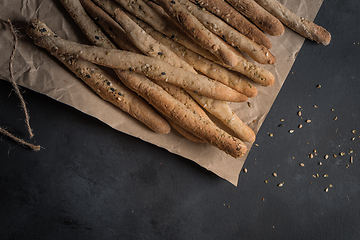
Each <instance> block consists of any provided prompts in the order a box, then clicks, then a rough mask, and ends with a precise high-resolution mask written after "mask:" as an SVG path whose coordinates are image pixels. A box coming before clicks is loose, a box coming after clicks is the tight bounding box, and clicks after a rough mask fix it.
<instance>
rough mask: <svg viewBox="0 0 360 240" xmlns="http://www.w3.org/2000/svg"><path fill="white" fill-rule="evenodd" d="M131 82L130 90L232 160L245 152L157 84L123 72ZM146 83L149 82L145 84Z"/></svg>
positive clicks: (227, 136) (236, 140)
mask: <svg viewBox="0 0 360 240" xmlns="http://www.w3.org/2000/svg"><path fill="white" fill-rule="evenodd" d="M123 72H124V73H126V74H127V75H128V76H127V77H126V79H127V81H129V82H131V87H130V88H131V89H132V90H134V91H136V92H139V93H141V96H142V97H143V98H145V99H146V100H147V101H148V102H149V103H150V104H152V105H158V106H161V108H162V109H161V112H162V113H163V114H166V116H167V117H169V118H170V119H172V120H173V121H174V122H176V123H177V124H179V125H181V126H182V127H183V128H184V129H185V130H187V131H188V132H191V133H192V134H194V135H195V136H197V137H199V138H200V139H203V140H205V141H206V142H208V143H210V144H211V145H213V146H215V147H217V148H218V149H220V150H222V151H224V152H226V153H227V154H229V155H231V156H232V157H234V158H238V157H241V156H243V155H244V154H245V152H246V151H247V147H246V145H245V144H244V143H243V142H242V141H241V140H240V139H238V138H236V137H233V136H231V135H230V134H228V133H227V132H225V131H224V130H222V129H220V128H219V127H217V126H216V125H215V124H214V123H213V122H211V121H208V120H207V119H204V118H202V117H201V116H200V115H199V114H198V113H197V112H196V111H192V110H190V109H188V108H187V107H186V106H185V105H184V104H183V103H181V102H180V101H178V100H176V99H175V98H173V97H172V96H171V95H170V94H169V93H167V92H166V91H165V90H164V89H163V88H161V87H160V86H159V85H157V84H151V81H150V80H149V79H147V78H137V77H136V78H132V77H133V76H135V74H134V73H132V72H130V71H123ZM146 81H149V82H148V83H146Z"/></svg>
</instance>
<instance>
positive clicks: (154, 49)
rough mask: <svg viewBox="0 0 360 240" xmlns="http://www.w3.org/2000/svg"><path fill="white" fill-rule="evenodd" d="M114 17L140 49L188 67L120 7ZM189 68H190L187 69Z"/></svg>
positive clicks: (147, 53) (145, 52) (178, 65)
mask: <svg viewBox="0 0 360 240" xmlns="http://www.w3.org/2000/svg"><path fill="white" fill-rule="evenodd" d="M114 18H115V20H116V22H118V23H119V24H120V25H121V27H122V28H123V29H124V31H125V33H126V34H127V36H128V37H129V38H130V40H131V41H132V43H133V44H134V45H136V47H137V48H138V49H140V51H142V52H143V53H144V54H145V55H147V56H150V57H158V58H159V59H161V60H163V61H166V62H167V63H169V64H171V65H173V66H177V67H180V68H186V67H187V65H188V64H186V66H184V63H183V62H180V61H178V59H177V56H176V57H175V56H174V54H173V52H171V50H170V49H169V48H167V47H165V46H164V45H162V44H160V43H159V42H157V41H156V40H155V39H154V38H152V37H150V36H149V35H148V34H147V33H146V32H145V31H144V30H143V29H142V28H141V27H140V26H139V25H137V24H136V23H135V22H134V21H133V20H131V18H130V17H128V15H126V14H125V13H124V12H123V11H121V10H120V9H115V15H114ZM187 70H188V69H187Z"/></svg>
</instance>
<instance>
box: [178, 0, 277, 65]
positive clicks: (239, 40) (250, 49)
mask: <svg viewBox="0 0 360 240" xmlns="http://www.w3.org/2000/svg"><path fill="white" fill-rule="evenodd" d="M177 1H178V2H179V3H180V4H181V5H182V6H184V8H186V9H187V10H188V11H189V12H190V13H191V14H192V15H193V16H194V17H196V18H197V19H198V20H199V21H200V22H201V23H202V24H203V25H204V26H205V27H206V28H207V29H209V30H210V31H211V32H213V33H214V34H216V35H217V36H219V37H221V38H222V39H223V40H224V41H225V42H227V43H228V44H229V45H231V46H233V47H235V48H237V49H239V50H240V51H242V52H245V53H247V54H248V55H249V56H250V57H251V58H252V59H253V60H255V61H256V62H258V63H261V64H274V63H275V62H276V59H275V57H274V56H273V55H272V54H271V52H270V51H269V50H268V49H267V48H266V47H264V46H262V45H259V44H257V43H256V42H254V41H252V40H251V39H249V38H247V37H245V36H244V35H242V34H241V33H239V32H238V31H236V29H234V28H232V27H230V26H229V25H228V24H226V23H225V22H224V21H222V20H221V19H219V18H218V17H217V16H215V15H213V14H211V13H209V12H208V11H207V10H205V9H203V10H202V9H200V8H199V7H198V6H196V5H195V4H193V3H192V2H190V1H188V0H177Z"/></svg>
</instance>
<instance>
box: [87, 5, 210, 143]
mask: <svg viewBox="0 0 360 240" xmlns="http://www.w3.org/2000/svg"><path fill="white" fill-rule="evenodd" d="M80 1H81V3H82V5H83V7H84V8H85V10H86V11H87V12H88V13H89V15H90V16H92V18H93V19H96V21H97V23H98V24H99V25H100V26H101V27H102V28H103V29H105V31H106V29H108V31H106V32H108V34H109V35H110V37H111V38H112V39H113V41H114V42H115V43H117V44H118V45H119V46H120V47H121V49H125V50H128V51H132V52H136V53H141V51H140V50H139V49H138V48H136V46H135V45H133V44H132V41H130V39H128V36H127V35H126V33H125V32H124V29H123V28H121V26H120V25H119V24H118V23H117V22H115V21H114V20H113V19H112V18H111V17H110V16H109V15H108V14H107V13H106V12H104V11H103V10H102V9H101V8H100V7H98V6H97V5H96V4H94V3H93V2H92V1H90V0H80ZM89 34H91V33H89ZM124 39H126V40H127V41H123V40H124ZM109 47H110V46H109ZM115 72H116V74H117V75H118V76H119V78H121V79H124V78H126V74H124V73H123V71H121V70H118V69H115ZM137 77H140V78H142V77H144V76H142V75H140V76H137ZM153 81H155V83H157V84H158V85H160V86H162V87H163V88H164V89H165V88H166V89H170V90H167V91H168V92H170V94H171V95H172V96H173V97H175V98H176V99H178V100H180V101H181V102H182V103H184V104H185V106H187V107H188V108H189V109H192V110H193V111H197V112H199V113H200V114H201V113H202V116H203V117H205V116H206V117H207V115H206V113H205V112H204V111H203V110H202V109H201V108H200V106H199V105H198V104H197V103H196V102H195V101H194V100H193V99H192V98H191V97H190V96H189V95H188V93H187V92H185V91H184V90H183V89H181V88H179V87H176V86H174V85H172V84H169V83H166V82H163V81H156V80H153ZM128 84H130V85H131V83H128ZM153 107H155V108H156V109H157V110H159V108H158V106H153ZM163 117H164V118H165V119H166V120H167V122H168V123H169V124H170V125H171V126H172V127H173V128H174V129H175V130H177V131H178V132H179V133H180V134H181V135H183V136H184V137H185V138H187V139H189V140H190V141H194V142H205V141H204V140H202V139H200V138H198V137H196V136H195V135H193V134H192V133H190V132H188V131H186V130H185V129H183V128H182V127H181V126H180V125H178V124H177V123H175V122H174V121H172V120H171V119H169V118H168V117H166V116H164V115H163Z"/></svg>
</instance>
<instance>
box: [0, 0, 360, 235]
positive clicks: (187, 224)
mask: <svg viewBox="0 0 360 240" xmlns="http://www.w3.org/2000/svg"><path fill="white" fill-rule="evenodd" d="M359 5H360V4H359V3H358V1H340V0H336V1H335V0H333V1H329V0H325V2H324V3H323V6H322V7H321V9H320V11H319V13H318V16H317V18H316V20H315V22H316V23H318V24H319V25H322V26H324V27H326V28H327V29H328V30H329V31H330V32H331V33H332V42H331V43H330V45H329V46H326V47H324V46H321V45H317V44H315V43H312V42H310V41H305V44H304V46H303V48H302V49H301V51H300V53H299V55H298V58H297V60H296V62H295V64H294V66H293V68H292V70H291V73H290V74H289V76H288V78H287V80H286V82H285V84H284V86H283V88H282V90H281V91H280V94H279V96H278V98H277V99H276V101H275V103H274V105H273V107H272V109H271V111H270V113H269V115H268V116H267V118H266V120H265V122H264V124H263V126H262V128H261V129H260V132H259V133H258V136H257V141H256V143H257V144H258V146H257V147H255V146H254V148H253V149H252V151H251V152H250V154H249V157H248V159H247V161H246V163H245V167H246V168H247V169H248V173H246V174H245V173H243V172H242V173H241V174H240V180H239V186H238V187H234V186H232V185H231V184H229V183H228V182H227V181H225V180H222V179H220V178H218V177H217V176H214V175H213V174H212V173H211V172H207V171H206V170H204V169H203V168H201V167H199V166H198V165H196V164H194V163H192V162H191V161H189V160H186V159H184V158H182V157H179V156H177V155H174V154H171V153H169V152H168V151H166V150H164V149H161V148H158V147H155V146H153V145H151V144H148V143H146V142H143V141H141V140H139V139H136V138H133V137H131V136H128V135H126V134H123V133H120V132H118V131H115V130H113V129H111V128H109V127H108V126H107V125H105V124H103V123H101V122H100V121H98V120H96V119H94V118H92V117H89V116H87V115H84V114H82V113H80V112H78V111H76V110H74V109H73V108H71V107H68V106H65V105H63V104H60V103H58V102H56V101H54V100H51V99H49V98H48V97H45V96H43V95H41V94H37V93H34V92H32V91H30V90H24V89H23V91H24V97H25V99H26V101H27V103H28V107H29V109H30V115H31V125H32V127H33V129H34V132H35V134H36V135H35V139H36V142H37V143H38V144H40V145H42V146H43V149H42V150H41V151H40V152H31V151H30V150H27V149H24V148H23V147H21V146H19V145H17V144H15V143H14V142H12V141H10V140H9V139H7V138H6V137H3V136H1V137H0V221H1V222H0V239H359V236H360V228H359V225H360V218H359V217H360V216H359V215H360V204H359V203H358V199H359V197H360V170H359V169H360V151H359V143H360V137H359V135H360V123H359V122H360V107H359V101H360V77H359V76H360V57H359V56H360V45H359V44H358V42H359V41H360V31H359V22H360V15H359V12H360V7H359ZM317 85H321V88H318V87H317ZM314 105H316V106H317V108H316V107H314ZM298 106H301V111H302V116H301V117H299V116H297V111H298V110H299V108H298ZM331 109H334V111H331ZM0 112H1V113H0V125H2V126H9V128H10V130H11V131H13V132H16V133H19V135H20V137H23V138H25V139H27V134H26V131H25V126H24V123H23V114H22V112H21V110H20V108H19V101H18V100H17V98H16V96H15V94H14V93H13V92H12V91H11V87H10V85H9V84H8V83H6V82H5V81H0ZM335 117H337V120H334V118H335ZM281 119H284V121H281ZM306 119H311V120H312V122H311V123H309V124H308V123H306V122H305V120H306ZM280 124H281V125H280ZM299 124H302V125H303V128H302V129H298V125H299ZM279 125H280V126H279ZM291 129H293V130H295V131H294V133H292V134H290V133H289V132H288V131H289V130H291ZM354 129H355V130H357V133H355V134H354V133H352V130H354ZM269 133H273V135H274V136H273V137H272V138H271V137H269ZM353 137H355V140H352V138H353ZM314 150H316V153H317V155H315V154H314V153H313V151H314ZM341 152H344V153H345V155H344V156H340V153H341ZM310 153H313V154H314V158H312V159H311V158H309V157H308V155H309V154H310ZM326 154H328V155H329V158H328V159H324V155H326ZM333 154H336V155H337V157H336V158H335V157H333ZM350 156H353V160H354V162H353V163H350ZM320 161H321V162H322V165H319V162H320ZM300 163H304V164H305V166H304V167H301V166H300V165H299V164H300ZM347 164H349V166H348V167H347ZM273 172H276V173H277V175H278V177H277V178H275V177H273V176H272V173H273ZM316 174H319V177H317V178H314V177H313V175H315V176H316ZM324 174H328V177H327V178H324V177H323V175H324ZM267 179H268V180H269V182H268V183H265V182H264V181H265V180H267ZM281 182H284V186H283V187H277V184H279V183H281ZM329 184H332V185H333V187H332V188H329V191H328V192H325V191H324V190H325V188H327V187H328V186H329Z"/></svg>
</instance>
